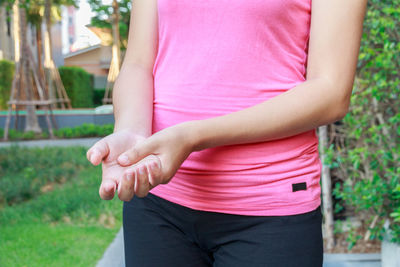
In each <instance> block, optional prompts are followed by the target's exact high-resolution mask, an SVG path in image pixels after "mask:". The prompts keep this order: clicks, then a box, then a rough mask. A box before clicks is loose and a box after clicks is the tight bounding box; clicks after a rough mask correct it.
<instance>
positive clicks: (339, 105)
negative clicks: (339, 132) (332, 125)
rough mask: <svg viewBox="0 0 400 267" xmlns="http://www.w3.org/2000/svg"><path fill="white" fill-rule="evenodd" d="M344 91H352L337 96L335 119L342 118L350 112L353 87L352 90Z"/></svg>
mask: <svg viewBox="0 0 400 267" xmlns="http://www.w3.org/2000/svg"><path fill="white" fill-rule="evenodd" d="M343 91H345V92H350V93H348V94H342V95H341V96H339V97H337V98H336V99H337V101H336V103H335V106H336V108H335V110H336V118H335V121H340V120H342V119H343V118H344V117H345V116H346V115H347V113H348V112H349V107H350V98H351V89H350V90H343ZM343 91H342V92H343Z"/></svg>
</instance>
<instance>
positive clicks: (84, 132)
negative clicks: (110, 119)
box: [0, 123, 114, 140]
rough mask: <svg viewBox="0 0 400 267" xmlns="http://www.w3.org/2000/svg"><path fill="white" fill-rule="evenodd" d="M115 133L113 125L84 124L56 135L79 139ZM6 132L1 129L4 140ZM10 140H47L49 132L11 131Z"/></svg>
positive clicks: (55, 132) (59, 130) (58, 132)
mask: <svg viewBox="0 0 400 267" xmlns="http://www.w3.org/2000/svg"><path fill="white" fill-rule="evenodd" d="M113 131H114V125H113V124H103V125H97V124H93V123H83V124H82V125H79V126H75V127H64V128H60V129H58V130H54V135H55V136H56V137H59V138H79V137H103V136H106V135H109V134H112V133H113ZM3 135H4V130H3V129H0V138H3ZM8 138H9V139H10V140H31V139H47V138H49V132H48V130H47V129H46V130H45V131H43V132H42V133H41V134H35V133H34V132H32V131H29V132H21V131H16V130H15V129H10V130H9V134H8Z"/></svg>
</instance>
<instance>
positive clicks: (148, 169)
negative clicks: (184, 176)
mask: <svg viewBox="0 0 400 267" xmlns="http://www.w3.org/2000/svg"><path fill="white" fill-rule="evenodd" d="M188 127H189V126H188V125H187V124H186V123H180V124H177V125H174V126H171V127H168V128H165V129H163V130H161V131H159V132H156V133H155V134H153V135H152V136H150V137H148V138H147V139H145V140H143V141H142V142H139V143H137V144H136V145H135V146H134V147H132V148H131V149H129V150H127V151H125V152H124V153H122V154H121V155H120V156H119V157H118V159H117V162H118V163H119V164H120V165H121V166H124V167H127V166H131V165H133V166H132V167H131V168H128V169H127V170H126V171H125V173H124V174H123V177H122V179H121V180H122V181H123V183H126V184H128V183H129V181H130V182H131V184H133V186H122V188H121V189H119V190H134V192H133V193H134V194H135V195H137V196H138V197H145V196H146V195H147V194H148V192H149V191H150V190H151V189H152V188H154V187H155V186H157V185H159V184H166V183H168V182H169V181H170V180H171V179H172V177H174V175H175V173H176V172H177V170H178V169H179V168H180V166H181V164H182V163H183V162H184V161H185V159H186V158H187V157H188V156H189V155H190V153H192V152H193V144H192V142H191V137H190V136H189V131H188ZM149 155H154V156H156V157H157V158H158V160H159V164H158V165H159V166H157V160H153V161H151V162H149V163H148V164H146V161H142V162H139V161H140V160H142V159H144V158H145V157H147V156H149ZM138 162H139V163H138ZM135 163H138V164H135ZM135 177H136V179H135Z"/></svg>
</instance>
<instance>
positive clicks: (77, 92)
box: [58, 66, 94, 108]
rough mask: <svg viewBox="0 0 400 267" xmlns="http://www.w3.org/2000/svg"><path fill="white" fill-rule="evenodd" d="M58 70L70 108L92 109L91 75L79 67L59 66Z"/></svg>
mask: <svg viewBox="0 0 400 267" xmlns="http://www.w3.org/2000/svg"><path fill="white" fill-rule="evenodd" d="M58 70H59V72H60V76H61V80H62V82H63V84H64V87H65V90H66V91H67V94H68V97H69V98H70V100H71V105H72V107H74V108H91V107H93V106H94V105H93V75H92V74H90V73H88V72H86V71H85V70H84V69H82V68H80V67H70V66H61V67H60V68H59V69H58Z"/></svg>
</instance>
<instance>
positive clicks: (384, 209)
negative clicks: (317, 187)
mask: <svg viewBox="0 0 400 267" xmlns="http://www.w3.org/2000/svg"><path fill="white" fill-rule="evenodd" d="M399 28H400V0H391V1H378V0H372V1H369V2H368V10H367V14H366V19H365V22H364V34H363V38H362V43H361V49H360V55H359V62H358V70H357V76H356V80H355V84H354V88H353V94H352V97H351V105H350V110H349V112H348V114H347V115H346V116H345V117H344V119H343V120H342V122H343V125H342V126H340V136H341V137H340V139H341V141H342V142H338V143H343V145H340V146H339V144H337V145H332V146H331V147H330V148H329V151H328V155H330V157H329V160H328V162H325V163H326V164H328V165H330V166H331V167H332V168H335V170H336V171H337V172H338V173H340V176H341V177H342V178H343V181H342V184H336V186H335V189H334V195H335V196H336V197H337V198H339V199H341V202H340V204H338V205H337V207H336V211H340V210H341V209H342V206H346V207H351V208H352V209H354V210H355V212H356V216H357V218H358V219H359V220H360V221H361V222H362V225H363V228H364V229H365V233H366V234H367V232H368V236H369V238H370V239H380V240H382V238H383V235H384V232H385V227H384V223H385V221H388V222H389V223H390V227H389V229H390V230H391V232H392V234H393V239H392V241H393V242H397V243H400V208H399V207H400V188H399V183H400V111H399V109H400V104H399V95H400V77H399V69H400V35H399V34H398V29H399ZM352 234H353V233H350V237H349V239H351V240H353V241H352V243H353V244H350V247H351V246H352V245H354V243H356V242H357V240H358V239H355V238H351V235H352Z"/></svg>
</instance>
